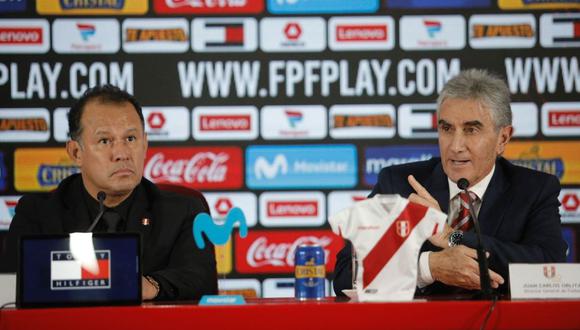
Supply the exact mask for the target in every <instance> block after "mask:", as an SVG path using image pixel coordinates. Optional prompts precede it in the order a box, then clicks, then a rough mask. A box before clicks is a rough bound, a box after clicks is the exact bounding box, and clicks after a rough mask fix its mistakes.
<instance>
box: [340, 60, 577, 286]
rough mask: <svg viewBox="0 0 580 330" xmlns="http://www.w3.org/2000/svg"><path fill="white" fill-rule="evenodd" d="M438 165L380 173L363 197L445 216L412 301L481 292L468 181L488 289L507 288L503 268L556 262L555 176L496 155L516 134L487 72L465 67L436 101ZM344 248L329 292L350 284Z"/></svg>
mask: <svg viewBox="0 0 580 330" xmlns="http://www.w3.org/2000/svg"><path fill="white" fill-rule="evenodd" d="M437 117H438V134H439V137H438V140H439V150H440V153H441V157H440V158H433V159H431V160H428V161H422V162H416V163H410V164H404V165H396V166H391V167H387V168H384V169H382V170H381V172H380V174H379V179H378V182H377V184H376V185H375V187H374V189H373V191H372V193H371V195H370V196H373V195H375V194H400V195H401V196H403V197H407V198H409V200H411V201H413V202H416V203H419V204H422V205H425V206H429V207H433V208H436V209H439V210H441V211H443V212H445V213H447V214H448V224H447V226H446V228H445V230H444V231H443V233H442V234H439V235H436V236H433V237H431V238H430V239H429V241H427V242H426V243H425V244H424V245H423V247H422V249H421V250H422V252H421V253H420V256H419V260H418V261H410V262H418V265H419V272H418V278H417V285H418V289H419V290H418V292H417V293H419V294H424V295H431V294H438V293H444V294H449V293H458V292H462V291H463V292H468V291H469V290H476V289H479V288H480V274H479V268H478V263H477V252H476V250H475V247H476V246H477V237H476V235H475V232H474V229H473V225H472V224H473V221H472V219H471V218H470V216H469V212H468V210H467V209H468V208H467V202H466V200H467V199H468V197H467V193H465V192H462V190H461V189H459V188H458V187H457V182H458V181H459V179H461V178H465V179H467V180H468V182H469V194H470V195H471V197H472V199H473V200H474V209H475V213H476V214H477V217H478V219H479V222H480V227H481V232H482V243H483V246H484V247H485V249H486V250H487V251H488V252H489V255H488V262H489V268H490V271H489V273H490V280H491V286H492V287H493V288H494V289H498V290H499V291H500V292H506V291H507V289H508V285H507V281H506V279H507V278H508V264H509V263H514V262H522V263H542V262H563V261H564V260H565V253H566V252H565V251H566V244H565V242H564V240H563V239H562V233H561V228H560V215H559V212H558V207H559V202H558V194H559V192H560V183H559V181H558V179H557V178H556V177H554V176H552V175H549V174H545V173H542V172H538V171H534V170H530V169H526V168H523V167H519V166H515V165H512V164H511V163H509V162H508V161H507V160H506V159H504V158H503V157H502V156H501V155H502V154H503V152H504V150H505V147H506V145H507V143H508V142H509V141H510V139H511V136H512V133H513V127H512V114H511V109H510V93H509V89H508V87H507V85H506V83H505V82H504V81H503V80H502V79H500V78H498V77H497V76H495V75H493V74H490V73H488V72H487V71H485V70H478V69H470V70H465V71H462V72H460V73H459V75H457V76H456V77H454V78H452V79H451V80H449V82H447V84H446V85H445V87H444V88H443V90H442V91H441V94H440V96H439V98H438V100H437ZM351 265H352V263H351V245H350V244H347V245H346V247H345V248H344V249H343V250H342V251H340V252H339V254H338V257H337V262H336V268H335V280H334V290H335V292H336V294H337V295H342V290H343V289H348V288H350V287H351V285H352V284H351V280H352V275H351V274H352V266H351Z"/></svg>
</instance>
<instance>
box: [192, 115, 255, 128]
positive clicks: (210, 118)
mask: <svg viewBox="0 0 580 330" xmlns="http://www.w3.org/2000/svg"><path fill="white" fill-rule="evenodd" d="M200 120H201V126H200V130H201V131H249V130H251V129H252V121H251V116H250V115H201V116H200Z"/></svg>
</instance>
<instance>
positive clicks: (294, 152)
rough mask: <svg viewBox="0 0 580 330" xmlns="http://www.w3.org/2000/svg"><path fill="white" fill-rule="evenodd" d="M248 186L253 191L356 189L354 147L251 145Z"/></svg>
mask: <svg viewBox="0 0 580 330" xmlns="http://www.w3.org/2000/svg"><path fill="white" fill-rule="evenodd" d="M246 183H247V185H248V187H249V188H251V189H269V188H278V189H305V188H314V189H323V188H352V187H354V186H355V185H356V184H357V153H356V148H355V147H354V146H353V145H308V146H250V147H248V148H247V149H246Z"/></svg>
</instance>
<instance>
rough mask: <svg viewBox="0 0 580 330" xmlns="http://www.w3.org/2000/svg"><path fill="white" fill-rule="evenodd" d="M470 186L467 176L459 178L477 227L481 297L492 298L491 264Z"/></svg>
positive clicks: (459, 185) (458, 184)
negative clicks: (482, 239) (489, 264)
mask: <svg viewBox="0 0 580 330" xmlns="http://www.w3.org/2000/svg"><path fill="white" fill-rule="evenodd" d="M468 187H469V181H468V180H467V179H466V178H461V179H459V180H457V188H459V189H461V190H463V191H465V193H466V194H467V204H468V205H469V213H470V215H471V219H472V220H473V225H474V228H475V235H476V236H477V247H476V250H477V264H478V265H479V284H480V286H481V299H485V300H490V299H492V298H493V292H492V291H491V278H490V277H489V266H488V263H487V257H486V255H485V249H484V248H483V244H482V243H481V230H480V229H479V221H478V220H477V215H476V214H475V209H474V208H473V200H471V195H470V194H469V191H467V188H468Z"/></svg>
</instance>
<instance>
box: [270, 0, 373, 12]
mask: <svg viewBox="0 0 580 330" xmlns="http://www.w3.org/2000/svg"><path fill="white" fill-rule="evenodd" d="M378 9H379V0H356V1H352V0H268V11H269V12H271V13H273V14H353V13H375V12H376V11H377V10H378Z"/></svg>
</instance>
